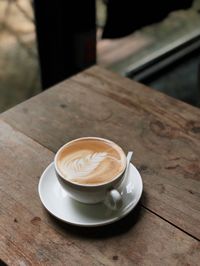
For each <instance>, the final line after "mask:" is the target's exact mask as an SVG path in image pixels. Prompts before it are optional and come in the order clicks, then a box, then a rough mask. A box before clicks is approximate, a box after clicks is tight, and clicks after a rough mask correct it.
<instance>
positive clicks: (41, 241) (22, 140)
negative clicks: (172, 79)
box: [0, 66, 200, 266]
mask: <svg viewBox="0 0 200 266" xmlns="http://www.w3.org/2000/svg"><path fill="white" fill-rule="evenodd" d="M166 86H167V84H166ZM81 136H100V137H105V138H109V139H112V140H114V141H116V142H117V143H119V144H120V145H121V146H122V148H123V149H124V150H125V152H127V151H128V150H134V154H135V156H134V160H133V162H134V164H135V166H136V167H137V168H138V170H139V171H140V173H141V175H142V178H143V182H144V192H143V196H142V199H141V202H140V203H139V205H138V206H137V208H136V209H135V210H134V211H132V212H131V213H130V214H129V215H128V216H126V217H125V218H123V219H122V220H120V221H118V222H116V223H114V224H112V225H109V226H105V227H99V228H87V229H83V228H79V227H75V226H71V225H68V224H65V223H62V222H58V220H57V219H55V218H53V217H52V216H51V215H49V214H48V212H47V211H46V210H45V209H44V208H43V206H42V204H41V202H40V199H39V196H38V192H37V186H38V182H39V178H40V176H41V174H42V172H43V171H44V169H45V168H46V167H47V165H48V164H49V163H50V162H52V160H53V158H54V154H55V152H56V151H57V149H58V148H59V147H60V146H61V145H62V144H64V143H65V142H67V141H69V140H71V139H74V138H77V137H81ZM0 229H1V234H0V258H1V260H2V261H4V262H5V263H7V264H8V265H120V266H121V265H181V266H182V265H199V263H200V243H199V239H200V110H199V109H197V108H194V107H192V106H189V105H187V104H185V103H183V102H180V101H177V100H175V99H172V98H170V97H168V96H166V95H164V94H161V93H159V92H156V91H154V90H152V89H150V88H148V87H146V86H144V85H142V84H139V83H136V82H134V81H132V80H129V79H126V78H123V77H120V76H118V75H117V74H114V73H111V72H108V71H107V70H104V69H102V68H99V67H97V66H95V67H92V68H90V69H87V70H86V71H84V72H82V73H80V74H78V75H76V76H73V77H72V78H70V79H68V80H66V81H64V82H62V83H60V84H58V85H57V86H55V87H53V88H51V89H49V90H47V91H45V92H44V93H41V94H39V95H38V96H36V97H33V98H31V99H30V100H28V101H26V102H23V103H22V104H20V105H18V106H16V107H14V108H12V109H10V110H8V111H7V112H5V113H3V114H1V116H0Z"/></svg>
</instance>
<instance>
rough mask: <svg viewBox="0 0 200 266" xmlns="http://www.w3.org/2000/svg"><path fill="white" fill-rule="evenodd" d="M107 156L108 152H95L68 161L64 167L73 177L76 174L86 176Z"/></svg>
mask: <svg viewBox="0 0 200 266" xmlns="http://www.w3.org/2000/svg"><path fill="white" fill-rule="evenodd" d="M106 156H107V153H106V152H95V153H93V154H92V153H91V154H88V155H86V156H85V157H81V158H79V159H75V160H72V161H70V162H66V164H65V166H64V169H65V171H66V172H68V173H69V176H70V177H71V178H72V179H73V178H74V177H76V176H79V177H83V178H84V177H85V176H88V175H89V174H91V173H92V172H93V171H94V170H95V169H96V168H97V167H98V165H100V163H101V161H103V160H104V159H105V158H106Z"/></svg>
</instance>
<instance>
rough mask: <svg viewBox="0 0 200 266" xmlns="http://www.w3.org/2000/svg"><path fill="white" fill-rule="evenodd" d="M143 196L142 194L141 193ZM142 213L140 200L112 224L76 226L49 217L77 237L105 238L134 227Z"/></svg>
mask: <svg viewBox="0 0 200 266" xmlns="http://www.w3.org/2000/svg"><path fill="white" fill-rule="evenodd" d="M143 196H144V195H143ZM143 196H142V203H144V198H146V197H144V198H143ZM141 215H142V206H141V200H140V202H139V204H138V205H137V206H136V207H135V208H134V209H133V210H132V211H131V212H130V213H129V214H128V215H126V216H125V217H123V218H122V219H121V220H118V221H116V222H114V223H112V224H108V225H104V226H99V227H78V226H74V225H70V224H67V223H65V222H62V221H60V220H57V219H56V218H54V217H53V216H52V215H50V214H49V217H50V219H51V221H52V222H53V224H54V225H55V226H56V227H59V229H60V228H61V229H62V230H63V229H64V230H65V231H66V233H70V234H73V235H77V236H78V237H79V238H86V237H87V239H88V238H107V237H111V236H116V235H120V234H124V233H126V232H128V231H129V230H130V229H131V228H132V227H134V226H135V225H136V224H137V222H138V221H139V220H140V218H141Z"/></svg>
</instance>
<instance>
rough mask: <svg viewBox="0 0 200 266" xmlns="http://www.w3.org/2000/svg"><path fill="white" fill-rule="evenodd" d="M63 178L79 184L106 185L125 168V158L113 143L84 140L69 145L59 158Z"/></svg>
mask: <svg viewBox="0 0 200 266" xmlns="http://www.w3.org/2000/svg"><path fill="white" fill-rule="evenodd" d="M57 163H58V167H59V170H60V171H61V173H62V175H63V177H65V178H66V179H67V180H69V181H71V182H74V183H79V184H100V183H105V182H108V181H110V180H112V179H113V178H115V177H116V176H117V175H118V174H120V173H121V172H123V170H124V168H125V156H124V153H123V152H122V151H121V149H120V148H119V147H118V146H117V145H116V144H113V143H112V142H105V141H102V140H98V139H95V140H94V139H84V140H83V139H82V140H77V141H75V142H72V143H71V144H69V145H67V146H66V147H65V148H64V149H63V150H62V151H61V152H60V155H59V156H58V160H57Z"/></svg>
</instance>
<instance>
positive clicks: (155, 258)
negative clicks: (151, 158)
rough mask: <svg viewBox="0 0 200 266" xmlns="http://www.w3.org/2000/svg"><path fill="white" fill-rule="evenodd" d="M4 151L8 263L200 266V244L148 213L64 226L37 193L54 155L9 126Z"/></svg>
mask: <svg viewBox="0 0 200 266" xmlns="http://www.w3.org/2000/svg"><path fill="white" fill-rule="evenodd" d="M0 151H1V152H0V162H1V163H0V231H1V234H0V235H1V236H0V243H1V245H0V258H1V259H2V260H4V262H5V263H7V264H9V265H66V263H67V265H80V262H81V265H133V264H134V265H160V263H161V262H162V264H163V265H198V263H199V260H200V243H199V242H198V241H197V240H195V239H193V238H192V237H190V236H188V235H187V234H185V233H184V232H182V231H181V230H179V229H177V228H175V227H174V226H173V225H171V224H169V223H167V222H166V221H164V220H162V219H160V218H159V217H157V216H156V215H154V214H152V213H151V212H149V211H147V210H145V209H144V208H138V209H137V210H135V211H133V212H132V213H130V214H129V215H128V216H127V217H126V218H124V219H123V220H121V221H119V222H117V223H115V224H113V225H109V226H107V227H102V228H93V229H92V228H91V229H90V228H88V229H81V228H78V227H73V226H70V225H66V224H63V223H61V222H58V220H56V219H55V218H52V217H51V216H50V215H48V213H47V212H46V211H45V210H44V208H43V206H42V204H41V202H40V200H39V196H38V192H37V185H38V181H39V177H40V175H41V173H42V171H43V170H44V168H45V167H46V166H47V165H48V164H49V162H51V161H52V159H53V157H54V154H53V153H52V152H51V151H49V150H47V149H46V148H44V147H42V146H41V145H39V144H38V143H36V142H35V141H33V140H32V139H30V138H28V137H27V136H25V135H23V134H22V133H20V132H18V131H16V130H14V129H13V128H12V127H11V126H9V125H8V124H6V123H4V122H0ZM25 162H26V163H25Z"/></svg>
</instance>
